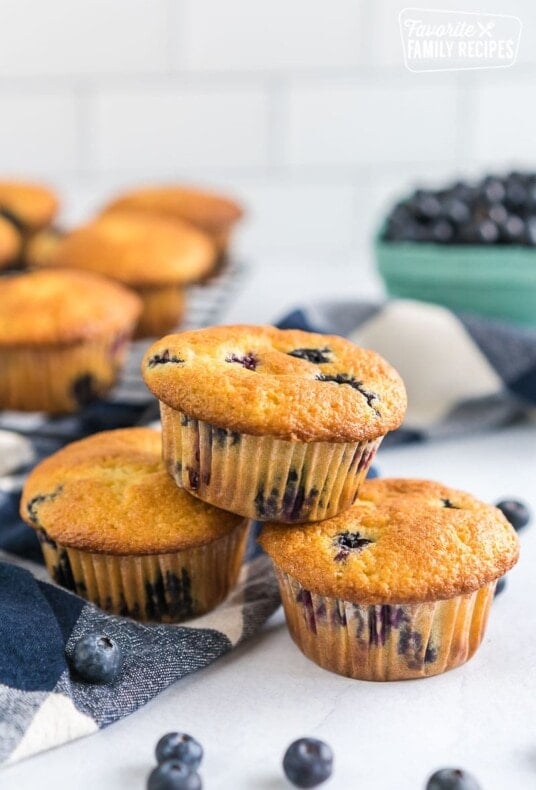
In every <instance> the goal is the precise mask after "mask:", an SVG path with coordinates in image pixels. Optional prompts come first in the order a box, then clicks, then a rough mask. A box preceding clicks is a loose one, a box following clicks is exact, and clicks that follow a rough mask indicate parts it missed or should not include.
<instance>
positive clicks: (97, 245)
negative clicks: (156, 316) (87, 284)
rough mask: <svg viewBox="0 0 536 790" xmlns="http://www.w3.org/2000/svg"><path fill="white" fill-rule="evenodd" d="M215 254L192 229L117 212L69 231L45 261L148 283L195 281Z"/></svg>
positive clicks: (128, 281)
mask: <svg viewBox="0 0 536 790" xmlns="http://www.w3.org/2000/svg"><path fill="white" fill-rule="evenodd" d="M215 258H216V250H215V248H214V244H213V242H212V241H211V239H210V238H209V237H208V236H206V235H205V234H204V233H202V232H201V231H199V230H197V228H194V227H192V226H191V225H189V224H187V223H180V224H179V223H177V222H171V221H170V220H167V219H163V218H162V217H152V216H148V215H142V214H140V213H139V212H134V211H121V212H116V213H113V214H106V215H104V216H102V217H99V218H98V219H97V220H94V221H93V222H90V223H88V224H87V225H83V226H82V227H80V228H77V229H76V230H73V231H72V232H71V233H68V234H67V235H66V236H64V237H63V238H62V239H60V240H59V241H58V243H57V245H56V247H55V248H54V249H53V251H52V252H51V254H50V256H49V259H48V263H49V265H51V266H66V267H68V268H72V269H85V270H88V271H92V272H96V273H98V274H105V275H107V276H109V277H113V278H114V279H116V280H119V281H120V282H123V283H125V284H127V285H143V286H151V285H162V284H168V283H170V284H171V283H188V282H192V281H194V280H198V279H200V278H201V277H203V276H204V275H205V274H206V273H207V272H209V271H210V270H211V269H212V268H213V266H214V261H215ZM46 262H47V261H46V259H45V263H46Z"/></svg>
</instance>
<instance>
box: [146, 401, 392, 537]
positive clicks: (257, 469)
mask: <svg viewBox="0 0 536 790" xmlns="http://www.w3.org/2000/svg"><path fill="white" fill-rule="evenodd" d="M160 407H161V417H162V449H163V457H164V461H165V463H166V465H167V468H168V471H169V473H170V475H171V476H172V477H173V479H174V480H175V482H176V483H177V485H178V486H180V487H181V488H184V489H186V490H187V491H189V492H190V493H191V494H194V495H195V496H196V497H198V498H199V499H202V500H203V501H205V502H209V503H210V504H212V505H215V506H217V507H220V508H222V509H223V510H228V511H230V512H231V513H238V514H239V515H242V516H246V517H248V518H253V519H256V520H258V521H280V522H283V523H298V522H303V521H321V520H323V519H326V518H331V517H332V516H336V515H337V513H340V512H341V511H343V510H346V509H347V508H348V507H350V505H352V503H353V502H354V501H355V499H356V497H357V495H358V492H359V486H360V485H361V483H362V481H363V480H364V479H365V477H366V475H367V472H368V469H369V467H370V464H371V463H372V460H373V458H374V456H375V454H376V451H377V449H378V446H379V444H380V442H381V440H382V438H383V437H380V438H378V439H374V440H372V441H364V442H345V443H330V442H310V443H305V442H292V441H286V440H283V439H276V438H273V437H270V436H251V435H249V434H244V433H239V432H237V431H231V430H227V429H225V428H217V427H216V426H214V425H211V424H210V423H208V422H203V421H202V420H196V419H193V418H191V417H188V416H187V415H186V414H183V413H181V412H179V411H177V410H175V409H172V408H171V407H169V406H167V405H166V404H164V403H161V404H160Z"/></svg>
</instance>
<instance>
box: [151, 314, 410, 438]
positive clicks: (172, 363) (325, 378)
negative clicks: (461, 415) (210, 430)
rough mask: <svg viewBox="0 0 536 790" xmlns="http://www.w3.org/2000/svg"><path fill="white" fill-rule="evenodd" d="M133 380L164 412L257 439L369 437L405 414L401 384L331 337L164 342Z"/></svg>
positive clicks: (219, 331) (298, 334)
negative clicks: (142, 381) (138, 379)
mask: <svg viewBox="0 0 536 790" xmlns="http://www.w3.org/2000/svg"><path fill="white" fill-rule="evenodd" d="M142 373H143V377H144V379H145V382H146V384H147V386H148V387H149V389H150V390H151V391H152V392H153V393H154V394H155V395H156V397H157V398H158V399H159V400H161V401H163V402H164V403H166V404H167V405H168V406H171V407H172V408H174V409H177V410H179V411H182V412H184V413H185V414H187V415H188V416H189V417H193V418H195V419H198V420H204V421H206V422H209V423H212V424H213V425H216V426H218V427H220V428H230V429H232V430H236V431H240V432H242V433H246V434H253V435H259V436H275V437H279V438H281V439H289V440H298V441H303V442H312V441H332V442H354V441H361V440H363V439H375V438H377V437H378V436H382V435H384V434H385V433H387V431H390V430H393V429H395V428H398V426H399V425H400V423H401V422H402V419H403V417H404V412H405V409H406V392H405V389H404V384H403V383H402V380H401V378H400V376H399V375H398V373H397V372H396V371H395V370H394V368H392V367H391V366H390V365H389V364H388V363H387V362H386V361H385V360H384V359H382V357H380V356H379V355H378V354H376V353H375V352H374V351H368V350H366V349H363V348H359V347H358V346H356V345H354V343H351V342H350V341H349V340H345V339H344V338H342V337H338V336H336V335H319V334H314V333H312V332H302V331H299V330H294V329H287V330H281V329H276V328H275V327H272V326H217V327H209V328H207V329H198V330H193V331H190V332H182V333H180V334H176V335H167V337H163V338H162V339H161V340H158V341H157V342H156V343H154V344H153V345H152V346H151V347H150V348H149V350H148V351H147V353H146V354H145V357H144V359H143V362H142Z"/></svg>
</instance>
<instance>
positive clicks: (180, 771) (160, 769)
mask: <svg viewBox="0 0 536 790" xmlns="http://www.w3.org/2000/svg"><path fill="white" fill-rule="evenodd" d="M201 787H202V782H201V777H200V776H199V774H197V773H195V772H193V771H191V770H190V769H189V768H188V766H187V765H185V764H184V763H181V762H179V760H166V761H165V762H163V763H160V765H157V766H156V768H154V769H153V770H152V771H151V773H150V774H149V779H148V780H147V790H201Z"/></svg>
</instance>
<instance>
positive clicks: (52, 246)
mask: <svg viewBox="0 0 536 790" xmlns="http://www.w3.org/2000/svg"><path fill="white" fill-rule="evenodd" d="M64 236H65V231H64V230H62V229H61V228H59V227H57V226H55V225H49V227H48V228H44V229H43V230H39V231H37V233H34V234H33V236H32V237H31V239H29V240H28V242H27V244H26V246H25V248H24V261H25V263H26V265H27V266H28V268H30V269H34V268H39V267H41V266H50V265H51V264H52V257H53V255H54V254H55V252H56V247H57V246H58V244H59V243H60V241H61V239H62V238H63V237H64Z"/></svg>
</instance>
